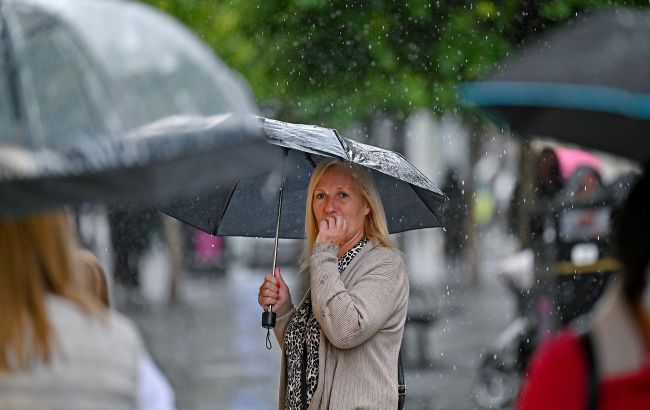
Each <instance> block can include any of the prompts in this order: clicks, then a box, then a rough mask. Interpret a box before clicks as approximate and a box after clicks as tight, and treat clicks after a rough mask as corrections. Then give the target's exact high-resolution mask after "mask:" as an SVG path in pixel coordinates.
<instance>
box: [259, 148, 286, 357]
mask: <svg viewBox="0 0 650 410" xmlns="http://www.w3.org/2000/svg"><path fill="white" fill-rule="evenodd" d="M288 155H289V149H287V148H284V156H283V160H282V180H281V181H280V193H279V196H278V219H277V221H276V223H275V241H274V243H273V269H272V270H271V272H272V275H274V276H275V267H276V263H277V260H278V239H279V238H280V218H281V217H282V196H283V193H284V179H285V172H286V169H287V156H288ZM262 327H263V328H265V329H271V328H273V327H275V312H273V305H269V308H268V310H266V311H264V312H263V313H262ZM267 345H269V344H268V343H267Z"/></svg>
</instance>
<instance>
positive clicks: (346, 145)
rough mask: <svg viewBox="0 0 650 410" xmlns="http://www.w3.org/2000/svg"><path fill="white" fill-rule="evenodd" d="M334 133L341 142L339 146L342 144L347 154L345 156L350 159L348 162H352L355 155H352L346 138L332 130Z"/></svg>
mask: <svg viewBox="0 0 650 410" xmlns="http://www.w3.org/2000/svg"><path fill="white" fill-rule="evenodd" d="M332 131H333V132H334V135H336V139H338V140H339V144H341V148H343V151H344V152H345V155H346V156H347V157H348V158H347V159H348V161H349V162H352V159H353V155H352V148H351V147H350V146H349V145H348V144H347V142H345V138H343V137H342V136H340V135H339V132H338V131H337V130H335V129H333V128H332Z"/></svg>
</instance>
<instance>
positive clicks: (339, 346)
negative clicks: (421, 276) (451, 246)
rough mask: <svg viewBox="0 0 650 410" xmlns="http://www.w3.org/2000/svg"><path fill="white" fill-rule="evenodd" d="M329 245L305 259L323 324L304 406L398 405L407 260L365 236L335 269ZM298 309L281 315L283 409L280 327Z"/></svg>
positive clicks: (282, 377) (283, 382)
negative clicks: (308, 400)
mask: <svg viewBox="0 0 650 410" xmlns="http://www.w3.org/2000/svg"><path fill="white" fill-rule="evenodd" d="M338 250H339V248H338V247H337V246H336V245H332V244H316V245H315V246H314V249H313V252H312V255H311V258H310V268H309V275H310V284H311V287H310V290H309V291H308V293H311V302H312V309H313V312H314V315H315V316H316V320H317V321H318V323H319V324H320V326H321V335H320V348H319V365H318V386H317V388H316V391H315V392H314V395H313V396H312V399H311V403H310V405H309V409H310V410H311V409H391V410H392V409H395V408H397V358H398V355H399V349H400V345H401V341H402V334H403V333H404V323H405V322H406V308H407V302H408V295H409V284H408V276H407V274H406V269H405V265H404V261H403V260H402V257H401V255H400V253H399V251H397V250H395V249H390V248H387V247H384V246H382V245H381V244H379V243H377V242H375V241H369V242H368V243H367V244H366V245H365V246H364V247H363V248H362V249H361V251H360V252H359V254H357V255H356V256H355V257H354V259H353V260H352V261H351V262H350V264H349V265H348V267H347V268H346V269H345V270H344V271H343V272H341V274H339V272H338V267H337V252H338ZM294 312H295V307H293V306H292V307H290V308H289V309H288V311H286V312H278V315H280V316H279V317H278V319H277V322H276V326H275V329H274V331H275V336H276V338H277V339H278V343H279V344H280V347H281V348H282V362H281V371H280V391H279V403H278V407H279V408H280V409H284V406H285V393H286V382H287V374H286V363H285V362H286V354H285V352H284V343H283V342H284V332H285V329H286V327H287V324H288V323H289V320H290V319H291V317H292V316H293V314H294Z"/></svg>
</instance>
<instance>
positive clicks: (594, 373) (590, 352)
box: [579, 330, 598, 410]
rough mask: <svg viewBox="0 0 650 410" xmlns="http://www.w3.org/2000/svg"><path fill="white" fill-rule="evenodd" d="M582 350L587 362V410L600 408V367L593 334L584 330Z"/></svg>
mask: <svg viewBox="0 0 650 410" xmlns="http://www.w3.org/2000/svg"><path fill="white" fill-rule="evenodd" d="M579 336H580V342H581V344H582V350H583V352H584V354H585V360H586V362H587V407H586V409H587V410H596V409H597V408H598V366H597V363H596V356H595V354H594V344H593V342H592V340H591V332H589V330H583V331H580V333H579Z"/></svg>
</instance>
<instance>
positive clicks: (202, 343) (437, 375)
mask: <svg viewBox="0 0 650 410" xmlns="http://www.w3.org/2000/svg"><path fill="white" fill-rule="evenodd" d="M480 243H481V244H482V245H481V249H480V252H479V255H480V256H479V260H480V261H481V269H480V270H481V275H480V285H479V286H478V287H476V288H468V286H467V285H466V283H465V282H466V280H465V277H464V275H463V272H462V269H461V272H449V273H448V274H447V277H446V279H445V280H444V281H443V283H442V285H438V286H436V287H435V288H430V289H423V290H424V291H425V293H427V294H432V295H433V296H434V299H437V301H438V302H437V307H435V306H434V307H432V313H435V314H436V315H435V316H436V320H435V321H434V322H433V324H432V325H431V326H429V327H428V328H427V330H426V339H427V343H426V345H425V349H423V350H424V352H423V354H422V355H421V354H420V353H421V352H420V350H421V349H419V347H418V344H417V341H418V337H417V332H416V326H415V325H413V324H407V328H406V333H405V339H404V354H405V357H404V359H405V363H406V364H407V366H406V368H405V378H406V384H407V386H408V393H407V400H406V406H405V408H406V409H439V410H452V409H453V410H464V409H478V408H480V407H479V406H478V405H477V404H476V403H475V402H474V400H473V395H472V381H473V377H474V373H475V369H476V366H477V364H478V362H479V360H480V358H481V355H482V353H483V351H484V349H485V347H486V346H487V344H488V343H489V342H490V341H492V340H493V339H494V338H495V337H496V335H497V334H498V333H499V331H500V330H502V329H503V328H504V327H505V326H506V325H507V323H508V321H509V320H510V319H511V318H512V312H513V301H512V299H511V297H510V295H509V294H508V291H507V290H506V288H505V287H504V286H502V285H501V284H500V283H499V281H498V279H497V278H496V271H495V268H494V266H495V263H494V262H495V261H496V260H497V258H498V257H499V256H501V255H502V254H504V253H506V252H508V251H509V250H511V249H512V247H513V245H512V243H511V242H509V241H508V239H507V238H506V237H504V236H503V235H502V234H500V233H498V231H490V232H489V233H484V234H483V236H482V237H481V241H480ZM240 262H241V261H240ZM440 265H441V266H432V267H431V268H432V269H446V268H445V266H442V265H443V264H442V263H441V264H440ZM263 274H264V271H263V269H260V268H250V267H247V266H245V265H243V264H242V265H237V264H232V265H231V266H230V267H229V269H228V271H227V272H226V273H225V274H221V275H219V274H214V273H213V274H201V275H196V274H189V273H187V274H184V276H183V278H182V280H181V286H180V298H179V302H177V303H175V304H164V303H151V302H148V301H145V300H144V299H143V298H142V297H140V296H138V295H128V293H127V292H124V290H122V289H115V292H116V293H121V295H115V296H116V297H115V299H116V306H117V308H118V310H120V311H122V312H123V313H125V314H127V315H128V316H130V317H131V318H132V319H133V320H134V321H135V322H136V323H137V324H138V326H139V328H140V329H141V331H142V334H143V337H144V339H145V342H146V344H147V346H148V348H149V350H150V352H151V354H152V356H153V358H154V360H155V361H156V362H157V364H158V365H159V366H160V368H161V369H162V371H163V372H164V373H165V374H166V375H167V377H168V378H169V380H170V382H171V384H172V387H173V388H174V391H175V393H176V399H177V406H178V408H179V409H188V410H203V409H206V410H207V409H210V410H215V409H216V410H220V409H223V410H244V409H251V410H252V409H255V410H264V409H275V408H277V389H278V385H279V380H278V373H279V371H278V370H279V366H280V351H279V349H278V346H277V343H276V341H275V338H274V337H272V338H271V341H272V344H273V347H272V349H271V350H267V349H266V347H265V337H266V331H265V330H264V329H263V328H261V326H260V319H261V309H260V307H259V306H258V304H257V290H258V287H259V284H260V281H261V279H262V277H263ZM283 277H285V280H287V282H288V285H289V286H290V287H291V288H293V287H294V286H296V285H297V284H298V282H299V279H300V278H299V277H298V275H297V274H296V272H295V270H293V269H291V268H285V269H284V270H283ZM412 293H417V291H416V292H412ZM125 295H126V296H125ZM294 298H295V296H294ZM296 299H297V298H296ZM294 302H296V303H297V302H298V300H294ZM271 336H272V335H271ZM421 356H424V357H421Z"/></svg>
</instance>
